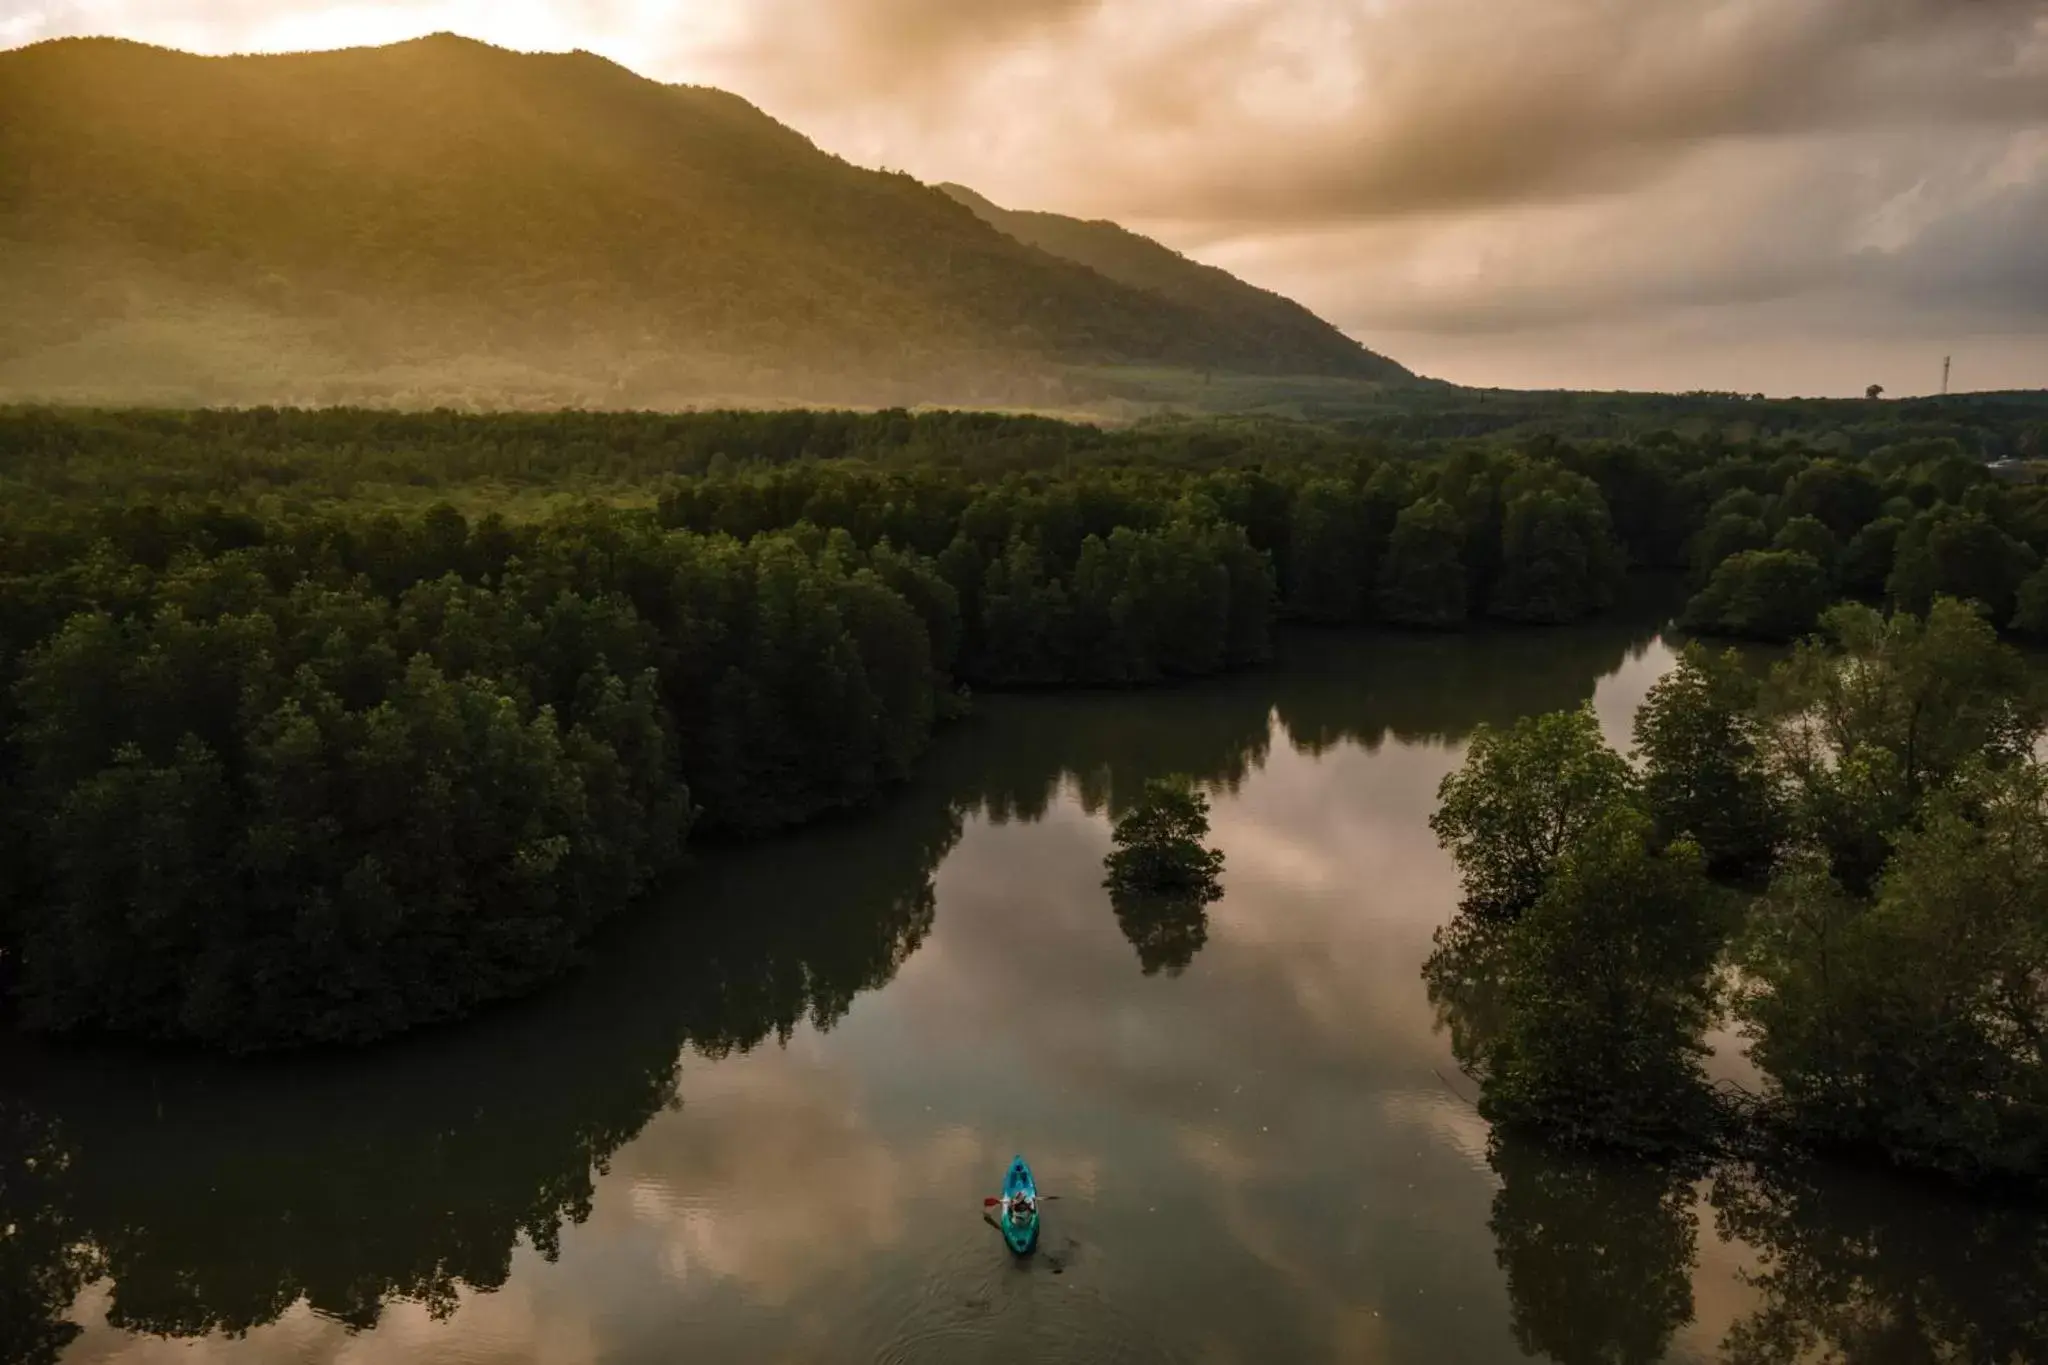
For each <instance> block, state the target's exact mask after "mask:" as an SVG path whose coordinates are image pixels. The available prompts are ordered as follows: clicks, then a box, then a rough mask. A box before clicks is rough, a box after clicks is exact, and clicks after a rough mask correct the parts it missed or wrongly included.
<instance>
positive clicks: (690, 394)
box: [0, 36, 1406, 402]
mask: <svg viewBox="0 0 2048 1365" xmlns="http://www.w3.org/2000/svg"><path fill="white" fill-rule="evenodd" d="M995 212H1000V210H995ZM1012 216H1013V217H1014V216H1015V215H1012ZM1077 226H1078V227H1081V228H1083V229H1085V230H1086V231H1087V232H1088V233H1091V234H1094V233H1102V232H1111V231H1114V230H1113V229H1106V228H1102V227H1098V226H1097V225H1077ZM1040 235H1041V236H1044V237H1045V238H1046V241H1044V242H1038V243H1034V242H1033V241H1031V240H1030V239H1029V238H1028V237H1027V236H1026V235H1024V234H1023V233H1021V232H1020V231H1018V230H1016V229H1013V228H1012V227H1010V226H1008V225H1005V226H1003V229H1002V230H1001V231H998V230H997V229H996V228H994V227H991V226H990V225H989V224H988V223H986V222H984V221H983V219H982V217H980V216H977V212H976V211H970V209H968V208H965V207H962V206H961V205H960V204H958V203H956V202H955V201H954V200H953V199H951V198H949V197H948V196H947V195H946V194H944V193H942V192H940V191H939V190H937V189H934V188H931V187H929V186H926V185H922V184H920V183H918V182H917V181H915V180H913V179H911V178H910V177H908V176H904V175H895V174H886V173H880V172H875V171H868V170H863V169H861V168H859V167H856V166H853V165H850V164H848V163H847V162H845V161H843V160H840V159H839V158H837V157H834V156H830V155H828V154H826V153H824V152H822V151H820V150H818V149H817V148H816V147H815V146H813V145H812V144H811V143H810V142H809V141H807V140H806V139H805V138H803V137H802V136H801V135H799V134H797V133H795V132H793V131H791V130H790V129H788V128H786V127H784V126H782V125H781V124H778V123H776V122H775V121H774V120H772V119H770V118H768V117H767V116H766V115H764V114H762V113H761V112H760V111H758V110H757V109H755V108H754V107H753V106H751V105H749V104H747V103H746V102H745V101H743V100H741V99H739V98H737V97H735V96H732V95H729V94H725V93H723V92H720V91H717V90H710V89H704V88H697V87H679V86H667V85H662V84H659V83H657V82H654V81H649V80H646V79H643V78H641V77H639V76H636V75H634V74H633V73H631V72H629V71H627V70H625V69H624V68H622V67H619V66H617V65H614V64H612V63H610V62H607V61H604V60H602V59H601V58H598V57H595V56H591V55H589V54H584V53H576V54H566V55H527V54H518V53H512V52H507V51H503V50H501V49H497V48H493V47H489V46H487V45H484V44H481V43H476V42H472V41H469V40H466V39H459V38H453V37H445V36H444V37H436V38H428V39H422V40H419V41H417V42H411V43H403V44H399V45H396V46H392V47H385V48H373V49H356V50H351V51H344V52H328V53H308V54H293V55H286V56H244V57H224V58H207V57H195V56H189V55H186V54H182V53H175V52H170V51H166V50H163V49H160V48H152V47H147V46H143V45H140V44H135V43H127V42H119V41H114V40H106V39H85V40H67V41H58V42H51V43H43V44H38V45H36V46H33V47H29V48H23V49H20V50H16V51H12V52H4V53H0V396H50V397H60V398H62V397H101V398H107V397H112V398H123V397H131V398H148V399H154V400H160V401H161V400H169V401H178V400H181V399H199V400H206V401H255V400H258V399H273V400H278V401H284V400H297V401H332V400H335V399H342V398H365V397H378V396H385V397H396V398H399V399H406V398H412V399H415V400H418V401H427V400H429V399H432V400H437V401H438V400H445V399H447V398H449V397H457V398H460V397H464V396H467V397H472V398H476V399H479V400H486V401H488V400H493V399H497V398H500V397H503V396H504V395H506V394H508V393H509V394H514V395H519V394H525V395H527V396H530V397H532V398H534V399H535V400H536V401H547V400H549V399H550V398H554V399H560V400H564V401H596V402H651V401H664V400H682V399H689V398H695V397H702V398H706V399H710V398H718V397H731V396H749V397H762V396H766V395H768V394H770V393H773V394H774V395H776V396H780V397H786V398H793V399H812V400H817V401H852V402H863V401H909V400H918V399H930V400H946V401H964V400H982V401H1007V402H1016V401H1028V400H1030V399H1032V398H1034V397H1042V398H1044V399H1045V400H1047V401H1052V402H1057V401H1059V400H1060V398H1061V397H1062V392H1063V391H1062V387H1061V386H1062V383H1063V379H1062V376H1063V375H1067V374H1071V373H1073V372H1076V371H1078V370H1081V369H1083V368H1090V369H1100V368H1101V367H1105V366H1110V367H1113V366H1147V367H1172V368H1184V369H1190V370H1205V371H1207V370H1215V371H1223V372H1230V373H1239V374H1254V375H1274V376H1279V375H1308V376H1322V377H1328V378H1337V379H1344V380H1350V381H1371V380H1381V379H1402V378H1405V377H1406V372H1405V371H1403V370H1401V369H1400V367H1399V366H1396V365H1394V364H1392V362H1389V361H1386V360H1384V359H1382V358H1381V357H1378V356H1376V355H1374V354H1372V353H1371V352H1369V351H1367V350H1365V349H1364V348H1363V347H1360V346H1358V345H1357V344H1356V343H1354V342H1352V341H1350V340H1349V339H1348V338H1346V337H1344V336H1343V335H1342V334H1341V333H1339V332H1337V331H1336V330H1335V329H1334V328H1330V327H1329V326H1327V325H1326V324H1324V323H1322V322H1320V321H1319V320H1318V319H1316V318H1315V317H1314V316H1313V315H1311V314H1309V313H1308V312H1307V311H1306V310H1303V309H1300V308H1298V307H1296V306H1295V305H1292V304H1289V303H1287V302H1286V301H1285V300H1282V299H1278V298H1277V297H1275V296H1272V295H1268V294H1264V293H1262V292H1260V291H1257V290H1253V289H1251V288H1250V287H1249V286H1247V285H1243V284H1241V283H1239V282H1237V281H1235V280H1232V279H1230V277H1229V276H1227V275H1223V274H1222V272H1220V271H1217V272H1209V271H1206V270H1205V269H1204V268H1203V267H1200V266H1196V265H1194V264H1192V263H1190V262H1186V261H1182V260H1180V258H1178V257H1173V256H1172V255H1171V253H1168V252H1166V251H1165V250H1164V248H1160V247H1157V246H1156V245H1155V244H1152V243H1148V242H1145V241H1144V239H1142V238H1136V237H1129V236H1128V234H1120V235H1121V236H1123V237H1126V238H1127V239H1128V242H1129V243H1130V244H1134V245H1132V246H1131V247H1130V248H1129V249H1128V250H1127V251H1125V252H1124V253H1123V254H1124V255H1125V256H1128V257H1130V260H1128V261H1126V260H1124V259H1122V258H1121V257H1119V255H1118V252H1116V251H1112V250H1108V249H1106V248H1105V249H1100V250H1089V249H1083V248H1081V247H1074V246H1070V245H1055V244H1053V242H1052V238H1053V236H1054V235H1055V234H1051V233H1041V234H1040ZM1041 248H1043V249H1041ZM1148 250H1149V252H1150V253H1156V254H1157V255H1158V256H1160V257H1163V258H1165V259H1166V260H1167V261H1169V262H1171V263H1174V264H1175V266H1176V267H1177V268H1174V269H1165V268H1157V269H1155V268H1154V267H1153V266H1152V265H1151V264H1148V262H1149V260H1150V257H1149V256H1148V255H1147V251H1148Z"/></svg>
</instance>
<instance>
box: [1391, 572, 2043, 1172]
mask: <svg viewBox="0 0 2048 1365" xmlns="http://www.w3.org/2000/svg"><path fill="white" fill-rule="evenodd" d="M1824 626H1825V634H1824V635H1823V636H1821V637H1817V638H1815V639H1813V640H1810V641H1808V642H1806V643H1804V644H1802V645H1801V646H1800V647H1799V648H1798V649H1797V650H1795V651H1794V652H1793V654H1792V655H1791V657H1790V658H1788V659H1785V660H1784V661H1782V662H1781V663H1779V664H1777V665H1776V666H1775V667H1774V668H1773V669H1772V670H1771V674H1770V677H1769V679H1768V680H1767V681H1764V682H1763V683H1762V684H1761V685H1759V684H1758V682H1757V681H1756V680H1755V679H1754V678H1753V677H1752V676H1751V675H1749V674H1747V673H1746V672H1745V671H1744V669H1743V667H1742V665H1741V663H1740V662H1739V661H1738V660H1737V659H1735V658H1734V657H1732V656H1729V657H1724V658H1721V659H1715V658H1714V657H1713V656H1711V655H1709V654H1707V653H1706V652H1705V651H1704V650H1703V649H1701V648H1699V647H1698V646H1694V647H1691V648H1689V649H1688V650H1687V651H1686V653H1685V655H1684V656H1683V657H1682V658H1681V660H1680V662H1679V665H1678V667H1677V668H1676V669H1675V670H1674V671H1673V672H1672V673H1671V674H1670V675H1668V676H1667V677H1666V678H1664V679H1663V680H1662V681H1660V682H1659V683H1658V684H1657V685H1656V686H1655V687H1654V688H1652V689H1651V692H1650V695H1649V697H1648V698H1647V699H1646V701H1645V703H1644V705H1643V706H1642V708H1641V709H1640V710H1639V712H1638V713H1637V716H1636V760H1637V762H1638V763H1639V764H1640V772H1638V773H1634V774H1630V773H1629V772H1628V771H1627V770H1626V769H1622V770H1621V772H1620V775H1618V776H1617V777H1615V778H1613V779H1611V780H1608V781H1606V782H1604V783H1600V784H1595V785H1594V788H1593V790H1594V791H1595V792H1596V793H1597V799H1593V800H1589V801H1588V802H1586V803H1584V805H1583V806H1581V807H1573V809H1583V810H1585V811H1586V813H1585V814H1584V816H1583V818H1579V819H1575V820H1571V821H1565V820H1561V819H1552V820H1550V821H1548V822H1547V823H1545V824H1544V825H1542V826H1541V828H1545V829H1550V830H1556V831H1559V835H1558V837H1557V838H1554V839H1551V840H1547V841H1544V840H1539V841H1535V842H1532V841H1530V840H1528V839H1526V838H1524V837H1521V835H1520V833H1519V832H1520V831H1522V830H1524V829H1525V827H1526V826H1527V825H1528V822H1527V821H1526V819H1525V818H1524V817H1523V816H1522V815H1521V814H1520V813H1522V812H1527V811H1531V810H1534V811H1556V810H1561V809H1565V806H1564V805H1563V804H1562V803H1561V802H1560V796H1561V794H1563V793H1566V792H1570V791H1574V790H1578V789H1579V788H1580V787H1581V786H1582V785H1584V784H1579V783H1574V782H1573V781H1572V780H1571V775H1572V774H1574V773H1588V772H1592V773H1606V772H1614V771H1615V769H1616V766H1617V765H1619V763H1620V760H1619V759H1618V758H1615V757H1614V756H1613V755H1611V754H1607V753H1606V751H1605V749H1604V746H1602V745H1601V743H1600V740H1599V736H1598V733H1597V730H1595V729H1594V728H1593V727H1592V726H1591V724H1590V721H1589V720H1588V719H1587V718H1586V717H1585V715H1584V713H1583V712H1582V713H1580V714H1578V715H1577V716H1574V715H1573V714H1571V713H1557V714H1553V715H1549V716H1543V717H1538V718H1534V719H1532V720H1528V721H1524V722H1522V723H1521V725H1519V726H1518V727H1517V729H1516V730H1515V731H1514V732H1512V734H1511V735H1509V736H1508V737H1506V738H1505V739H1496V738H1492V737H1489V736H1487V735H1485V734H1482V735H1481V736H1479V737H1478V738H1477V739H1476V740H1475V742H1474V744H1473V746H1472V748H1471V751H1470V753H1469V754H1468V756H1467V760H1466V764H1465V766H1464V768H1463V769H1462V770H1461V771H1459V772H1457V773H1454V774H1453V775H1452V776H1451V777H1450V778H1449V779H1447V780H1446V781H1445V783H1444V789H1443V798H1442V804H1441V806H1440V809H1439V810H1438V813H1437V815H1436V817H1435V820H1434V821H1433V824H1434V826H1435V828H1436V829H1437V831H1438V834H1439V836H1440V837H1441V838H1442V839H1443V840H1444V842H1445V843H1446V845H1447V846H1448V847H1449V848H1450V849H1451V850H1452V852H1453V853H1454V854H1455V855H1456V856H1457V857H1458V859H1459V861H1460V863H1461V865H1462V866H1463V867H1464V868H1465V871H1466V874H1467V885H1468V890H1469V889H1474V888H1479V889H1485V888H1490V887H1494V886H1497V885H1498V886H1512V887H1515V888H1518V892H1517V894H1516V895H1515V896H1513V897H1512V898H1511V899H1512V900H1514V901H1519V902H1522V903H1524V904H1525V905H1526V908H1524V909H1522V910H1521V912H1520V914H1519V916H1518V917H1517V918H1515V919H1514V920H1513V921H1512V922H1511V923H1509V924H1507V925H1502V924H1501V923H1500V922H1499V919H1498V915H1497V913H1496V914H1494V915H1491V916H1489V915H1488V914H1487V913H1486V912H1487V910H1488V909H1489V908H1490V907H1489V902H1491V903H1493V904H1495V905H1497V904H1498V903H1499V902H1500V901H1501V900H1502V896H1501V895H1500V893H1498V892H1490V893H1489V894H1487V895H1485V896H1482V897H1480V898H1478V902H1477V903H1476V904H1470V905H1468V908H1467V911H1466V913H1465V914H1464V915H1463V916H1461V919H1460V920H1459V921H1457V922H1454V924H1453V925H1452V926H1449V927H1447V928H1446V930H1444V931H1443V932H1442V933H1440V934H1439V936H1438V951H1437V952H1436V954H1435V955H1434V956H1433V957H1432V958H1431V959H1430V962H1429V964H1428V965H1427V967H1426V969H1425V975H1426V977H1427V979H1428V981H1429V986H1430V991H1431V995H1432V998H1433V999H1434V1000H1435V1001H1436V1002H1437V1004H1438V1008H1439V1011H1440V1013H1442V1014H1444V1015H1445V1016H1447V1019H1446V1021H1447V1022H1448V1023H1449V1024H1450V1025H1451V1029H1452V1042H1453V1046H1454V1048H1455V1049H1456V1051H1457V1054H1458V1056H1459V1059H1460V1061H1461V1062H1462V1063H1463V1064H1464V1065H1465V1066H1466V1067H1467V1069H1468V1070H1470V1071H1471V1072H1472V1073H1473V1074H1475V1075H1477V1076H1478V1077H1479V1078H1480V1079H1481V1080H1482V1082H1483V1085H1484V1090H1483V1093H1482V1099H1481V1110H1482V1112H1483V1113H1486V1114H1487V1115H1488V1116H1489V1117H1491V1118H1493V1119H1495V1120H1496V1121H1497V1122H1500V1123H1503V1124H1507V1125H1511V1126H1515V1127H1521V1128H1527V1129H1530V1130H1533V1131H1537V1132H1541V1133H1543V1134H1545V1135H1546V1136H1548V1137H1551V1138H1553V1139H1562V1140H1565V1141H1569V1142H1572V1143H1576V1144H1593V1145H1604V1146H1624V1147H1634V1148H1643V1147H1652V1148H1656V1147H1671V1148H1683V1147H1685V1146H1686V1145H1687V1144H1688V1143H1689V1142H1690V1143H1708V1142H1712V1141H1714V1140H1715V1137H1716V1134H1717V1132H1718V1131H1719V1130H1720V1127H1721V1119H1722V1118H1723V1117H1735V1116H1738V1114H1737V1113H1736V1112H1733V1111H1734V1109H1735V1107H1734V1106H1729V1105H1722V1106H1716V1105H1715V1104H1714V1103H1712V1102H1711V1096H1710V1094H1709V1092H1708V1091H1707V1089H1706V1087H1705V1085H1704V1082H1703V1079H1702V1074H1701V1071H1700V1066H1699V1063H1700V1059H1701V1057H1702V1056H1703V1055H1704V1053H1705V1045H1704V1041H1703V1040H1704V1037H1705V1035H1706V1032H1707V1030H1708V1027H1709V1026H1710V1025H1711V1024H1712V1023H1713V1022H1714V1021H1715V1020H1716V1019H1717V1018H1719V1017H1721V1014H1722V1011H1721V1008H1720V1005H1719V1003H1718V999H1719V987H1720V983H1721V981H1722V979H1723V976H1724V973H1723V971H1722V967H1723V966H1725V965H1733V966H1735V967H1737V968H1739V970H1738V971H1736V972H1735V973H1733V974H1732V975H1731V976H1730V977H1729V979H1731V980H1733V981H1735V982H1736V983H1738V984H1739V989H1738V991H1737V992H1736V994H1735V997H1734V1014H1735V1016H1736V1017H1737V1018H1739V1020H1740V1021H1741V1023H1742V1024H1743V1025H1744V1026H1745V1029H1746V1031H1747V1033H1748V1036H1749V1037H1750V1038H1751V1039H1753V1044H1754V1045H1753V1048H1752V1051H1751V1056H1752V1059H1753V1060H1754V1061H1755V1062H1756V1063H1757V1065H1758V1066H1759V1067H1760V1068H1761V1069H1762V1070H1763V1072H1764V1073H1765V1075H1766V1077H1767V1078H1768V1089H1767V1092H1766V1093H1765V1094H1764V1095H1763V1096H1762V1097H1760V1098H1759V1099H1758V1100H1757V1101H1756V1102H1754V1103H1751V1104H1748V1105H1745V1106H1742V1107H1741V1108H1740V1110H1739V1116H1741V1117H1749V1118H1762V1119H1764V1120H1766V1121H1767V1124H1768V1125H1769V1126H1770V1127H1771V1128H1773V1129H1775V1130H1776V1131H1779V1132H1781V1133H1784V1134H1787V1135H1789V1136H1792V1137H1793V1138H1795V1139H1796V1140H1797V1141H1799V1142H1802V1143H1807V1144H1812V1145H1814V1146H1818V1147H1823V1148H1828V1147H1834V1148H1850V1149H1855V1150H1860V1151H1864V1152H1869V1153H1875V1154H1877V1155H1879V1156H1881V1157H1883V1158H1884V1159H1886V1160H1888V1161H1891V1162H1894V1163H1897V1164H1899V1165H1903V1166H1910V1167H1915V1168H1919V1169H1926V1170H1934V1171H1939V1172H1943V1173H1946V1174H1948V1175H1952V1176H1956V1177H1960V1178H1963V1179H1965V1180H1969V1181H1981V1180H1986V1179H1994V1178H1995V1179H2017V1180H2022V1181H2029V1182H2040V1181H2043V1180H2048V1122H2044V1115H2048V1070H2044V1067H2043V1054H2042V1048H2041V1040H2042V1039H2043V1038H2044V1037H2048V996H2044V995H2043V992H2042V988H2041V983H2042V981H2043V980H2044V979H2048V777H2044V774H2043V770H2042V767H2041V763H2040V758H2039V754H2040V752H2041V745H2042V741H2043V739H2044V736H2048V723H2044V712H2043V709H2042V705H2041V700H2040V697H2039V695H2038V689H2037V687H2036V685H2035V682H2034V679H2033V677H2032V676H2031V674H2030V673H2029V670H2028V669H2027V667H2026V666H2025V664H2024V663H2023V661H2022V660H2021V659H2020V658H2019V656H2018V655H2017V654H2015V653H2014V652H2013V651H2012V650H2011V649H2010V648H2008V647H2007V646H2005V645H2002V644H2000V643H1999V641H1998V639H1997V637H1996V634H1995V633H1994V631H1993V630H1992V628H1991V625H1990V623H1989V622H1987V621H1986V620H1985V619H1984V617H1983V616H1982V614H1981V613H1980V611H1979V610H1978V609H1977V607H1976V605H1975V604H1965V603H1962V602H1958V601H1955V600H1953V599H1948V598H1940V599H1937V600H1936V601H1935V602H1934V603H1933V606H1932V610H1931V611H1930V612H1929V614H1928V616H1927V617H1926V618H1925V619H1924V620H1922V619H1921V618H1918V617H1915V616H1911V615H1908V614H1905V613H1903V612H1901V613H1898V614H1895V615H1893V616H1891V617H1889V618H1887V617H1885V616H1883V615H1881V614H1880V613H1878V612H1877V611H1875V610H1874V609H1872V608H1869V607H1865V606H1861V605H1845V606H1840V607H1837V608H1835V609H1833V610H1832V611H1830V612H1829V613H1828V614H1827V616H1826V618H1825V621H1824ZM1546 735H1547V736H1550V737H1551V738H1552V740H1553V743H1552V744H1550V745H1548V746H1546V745H1545V744H1544V743H1543V738H1544V737H1545V736H1546ZM1568 736H1570V737H1572V742H1571V743H1569V744H1567V743H1565V742H1564V740H1565V738H1566V737H1568ZM1603 755H1604V756H1605V757H1604V759H1603ZM1502 869H1513V872H1512V875H1509V874H1508V873H1506V872H1503V870H1502ZM1708 871H1711V872H1712V873H1714V874H1715V875H1717V876H1719V877H1721V878H1723V879H1724V880H1728V881H1730V882H1733V883H1736V884H1739V885H1740V886H1743V887H1746V888H1748V889H1752V890H1754V889H1756V888H1759V887H1762V886H1763V885H1764V883H1765V880H1766V879H1768V887H1767V889H1765V890H1763V891H1762V894H1760V895H1758V896H1756V897H1755V898H1754V900H1753V901H1751V902H1750V903H1749V904H1748V906H1747V914H1746V916H1745V917H1744V918H1745V920H1746V923H1745V924H1744V925H1743V927H1742V929H1741V931H1740V933H1739V934H1738V935H1737V936H1736V938H1735V950H1734V953H1733V955H1732V958H1727V959H1724V958H1723V956H1722V949H1723V945H1724V942H1725V941H1726V939H1727V937H1728V935H1727V929H1728V927H1729V926H1730V923H1731V920H1730V916H1729V914H1728V913H1726V912H1725V911H1724V910H1723V908H1722V907H1723V906H1724V905H1726V906H1729V907H1731V908H1732V907H1733V906H1734V905H1736V904H1738V903H1739V902H1738V901H1737V900H1736V899H1731V897H1730V894H1729V893H1722V892H1717V891H1715V890H1714V889H1713V887H1712V886H1711V884H1710V883H1709V882H1708V881H1707V879H1706V876H1705V875H1704V874H1705V873H1706V872H1708ZM1532 888H1533V889H1534V892H1535V894H1534V895H1533V897H1532V896H1530V895H1529V891H1530V889H1532ZM1717 1108H1718V1109H1720V1110H1721V1111H1723V1112H1722V1113H1721V1114H1718V1115H1717V1112H1716V1110H1717Z"/></svg>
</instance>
